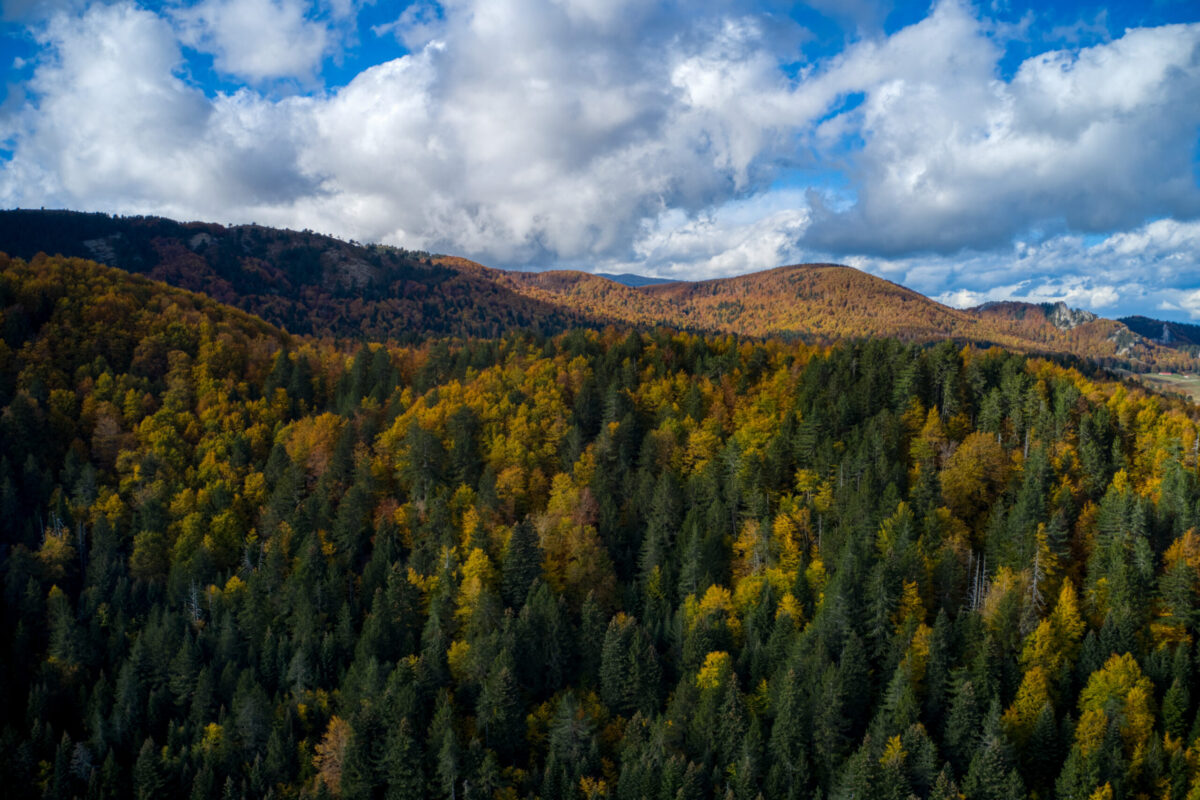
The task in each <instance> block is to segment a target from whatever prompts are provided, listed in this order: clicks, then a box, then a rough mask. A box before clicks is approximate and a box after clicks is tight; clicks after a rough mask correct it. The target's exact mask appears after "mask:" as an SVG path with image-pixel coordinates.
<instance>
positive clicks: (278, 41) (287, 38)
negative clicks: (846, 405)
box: [174, 0, 350, 83]
mask: <svg viewBox="0 0 1200 800" xmlns="http://www.w3.org/2000/svg"><path fill="white" fill-rule="evenodd" d="M341 5H343V6H345V7H346V8H345V9H344V13H349V9H350V4H349V3H345V2H343V3H342V4H341ZM337 12H338V9H334V13H337ZM174 17H175V20H176V23H177V24H178V26H179V33H180V37H181V39H182V40H183V42H184V44H187V45H188V46H190V47H195V48H196V49H198V50H202V51H204V52H206V53H211V54H212V55H213V58H214V63H215V66H216V68H217V69H218V70H219V71H221V72H223V73H226V74H228V75H234V76H237V77H239V78H242V79H245V80H248V81H250V82H252V83H257V82H261V81H265V80H272V79H276V78H295V79H298V80H301V81H311V80H312V79H313V77H314V76H315V75H316V73H317V72H318V71H319V68H320V65H321V59H322V57H323V56H324V55H325V52H326V47H327V46H328V44H329V31H328V30H327V28H326V27H325V25H324V24H322V23H320V22H316V21H314V20H312V19H310V18H309V6H308V4H307V3H306V2H304V0H203V2H200V3H198V4H196V5H194V6H191V7H188V8H181V9H178V10H177V11H176V12H175V14H174Z"/></svg>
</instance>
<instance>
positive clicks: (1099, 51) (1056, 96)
mask: <svg viewBox="0 0 1200 800" xmlns="http://www.w3.org/2000/svg"><path fill="white" fill-rule="evenodd" d="M986 32H987V31H986V27H985V26H984V25H983V24H982V23H981V22H979V21H978V20H976V19H974V18H973V17H972V16H971V15H970V14H968V13H967V10H966V9H965V8H964V7H962V6H959V5H958V4H956V3H952V2H946V3H942V4H941V5H939V6H938V7H937V8H936V9H935V11H934V12H933V13H932V14H931V15H930V16H929V17H928V18H927V19H925V20H924V21H922V22H920V23H919V24H917V25H914V26H912V27H910V28H908V29H905V30H903V31H900V32H898V33H897V34H895V35H894V36H892V37H890V38H888V39H886V40H884V41H880V42H867V43H863V44H860V45H857V46H854V47H852V48H851V49H850V50H848V51H847V52H846V54H845V55H844V56H843V57H842V58H841V59H840V61H839V62H838V63H837V64H835V65H834V66H833V67H831V68H830V69H829V70H828V71H827V72H826V73H825V74H823V75H821V76H820V77H819V78H818V79H817V80H816V83H817V84H820V83H821V82H828V83H835V84H842V85H846V86H852V85H853V82H854V78H855V76H858V77H859V78H860V80H861V82H860V91H863V92H864V93H865V100H864V102H863V103H862V104H861V106H859V107H858V108H856V109H854V110H853V111H850V112H847V113H845V114H842V115H838V116H837V117H835V118H834V119H833V120H830V121H828V122H826V123H824V124H823V125H822V129H821V130H819V131H818V136H819V137H820V136H824V137H825V138H826V140H832V139H833V138H834V137H835V136H838V135H841V134H842V133H843V132H844V131H845V130H847V129H848V130H851V131H853V132H854V133H855V134H856V135H858V136H860V137H861V138H862V140H863V145H862V148H861V150H860V151H859V152H857V153H854V154H853V155H852V156H851V157H850V158H851V161H852V169H853V170H854V174H855V176H856V185H857V201H856V202H855V203H854V204H853V205H852V206H851V207H850V208H849V209H848V210H844V211H838V210H831V209H828V208H825V207H824V206H822V205H821V204H820V203H819V202H818V203H816V207H815V209H814V220H813V225H812V227H811V229H810V231H809V234H808V241H809V243H810V244H812V245H814V246H820V247H825V248H827V249H829V250H832V251H835V252H869V253H876V254H881V255H903V254H906V253H911V252H914V251H934V252H944V253H951V252H955V251H957V250H959V249H961V248H963V247H976V248H979V247H990V246H997V245H1003V244H1006V243H1007V242H1008V241H1009V240H1010V239H1011V237H1012V236H1013V235H1014V234H1021V233H1027V232H1029V231H1031V230H1034V231H1038V230H1040V231H1044V232H1051V233H1052V232H1055V231H1061V230H1072V231H1082V232H1106V231H1109V230H1112V229H1114V228H1117V227H1126V226H1130V225H1137V224H1140V223H1141V222H1143V221H1145V220H1146V219H1147V218H1149V217H1153V216H1156V215H1171V216H1177V217H1194V216H1195V215H1197V214H1200V187H1197V185H1196V179H1195V176H1194V171H1193V168H1192V159H1193V157H1194V148H1195V143H1196V130H1197V126H1200V105H1198V104H1197V103H1196V102H1195V98H1196V97H1197V96H1200V25H1174V26H1164V27H1160V28H1154V29H1140V30H1131V31H1128V32H1126V33H1125V35H1124V36H1123V37H1121V38H1120V39H1117V40H1115V41H1113V42H1110V43H1106V44H1102V45H1097V46H1095V47H1091V48H1086V49H1083V50H1080V51H1078V52H1067V51H1056V52H1050V53H1045V54H1042V55H1039V56H1036V57H1034V58H1031V59H1029V60H1027V61H1025V62H1024V63H1023V64H1022V65H1021V66H1020V68H1019V70H1018V71H1017V74H1016V75H1015V77H1014V78H1013V79H1012V80H1011V81H1009V82H1004V81H1002V80H999V79H998V78H996V77H995V73H996V64H997V61H998V58H999V55H1000V50H999V47H998V45H997V44H995V43H994V42H992V41H991V40H990V39H989V38H988V37H987V36H986Z"/></svg>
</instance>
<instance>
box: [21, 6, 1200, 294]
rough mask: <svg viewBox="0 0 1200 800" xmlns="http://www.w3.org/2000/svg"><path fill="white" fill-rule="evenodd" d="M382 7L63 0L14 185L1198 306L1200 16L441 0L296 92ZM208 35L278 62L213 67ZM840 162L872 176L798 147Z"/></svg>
mask: <svg viewBox="0 0 1200 800" xmlns="http://www.w3.org/2000/svg"><path fill="white" fill-rule="evenodd" d="M360 5H361V3H360V1H359V0H323V1H322V2H319V3H315V4H313V3H306V2H301V0H246V1H245V2H233V0H201V2H199V3H196V4H193V5H191V6H188V7H174V8H175V10H174V11H172V12H170V13H155V12H151V11H148V10H145V9H143V8H141V7H139V6H137V5H134V4H133V3H131V2H118V3H115V4H112V5H102V4H96V5H93V6H91V7H90V8H88V9H87V10H86V11H84V12H82V13H70V12H61V13H58V14H57V15H55V16H54V17H53V18H52V19H51V21H49V22H47V23H42V24H40V25H38V26H37V27H35V28H34V30H35V32H36V37H37V42H38V45H39V48H40V50H39V53H38V55H37V56H36V59H35V61H34V62H33V63H34V70H33V77H32V79H31V80H30V81H29V84H28V86H27V87H26V88H27V90H28V92H27V98H28V99H27V100H26V101H25V102H24V105H22V106H21V107H20V108H18V109H17V110H16V111H15V112H11V111H10V112H9V113H7V114H6V115H5V116H4V117H3V119H2V120H0V126H2V131H0V135H2V136H3V138H4V140H5V146H6V147H7V148H8V149H9V150H11V151H12V158H11V159H10V160H8V161H7V162H0V201H2V202H3V203H5V204H6V205H26V206H38V205H59V206H66V207H73V208H88V209H103V210H108V211H116V212H122V213H161V214H166V215H171V216H177V217H185V218H208V219H215V220H217V221H250V220H254V221H257V222H260V223H267V224H280V225H289V226H292V227H308V228H313V229H315V230H319V231H327V232H332V233H337V234H339V235H343V236H347V237H353V238H356V239H360V240H368V241H385V242H389V243H394V244H400V245H404V246H409V247H417V248H422V249H429V250H435V251H442V252H453V253H458V254H463V255H467V256H470V257H474V258H478V259H480V260H483V261H485V262H487V263H492V264H496V265H498V266H573V267H579V268H593V269H597V270H604V271H610V272H611V271H625V270H630V271H642V272H653V273H657V274H663V275H672V276H688V275H691V276H696V277H713V276H717V275H723V274H733V273H738V272H748V271H752V270H755V269H762V268H768V267H771V266H776V265H778V264H780V263H787V262H797V261H802V260H810V259H811V260H842V261H845V262H848V263H851V264H852V265H856V266H861V267H863V268H865V269H869V270H871V271H873V272H876V273H877V274H881V275H884V276H885V277H888V278H890V279H892V280H897V281H900V282H903V283H908V284H909V285H912V286H913V287H914V288H916V289H918V290H921V291H925V292H927V293H931V294H933V295H936V296H942V297H944V298H945V299H946V300H947V301H948V302H955V303H957V304H963V303H973V302H974V300H976V299H978V298H988V297H992V296H994V295H996V294H997V292H1001V291H1010V292H1016V293H1019V294H1021V296H1027V297H1031V298H1034V297H1037V298H1042V297H1044V298H1046V299H1052V298H1053V299H1064V298H1073V299H1074V300H1075V301H1077V302H1078V303H1079V304H1082V305H1088V306H1089V307H1093V308H1105V309H1118V308H1123V307H1124V306H1125V304H1126V303H1127V302H1130V301H1131V300H1130V298H1134V297H1135V296H1136V297H1138V298H1140V299H1141V300H1144V301H1147V302H1162V303H1174V304H1175V306H1176V307H1178V308H1181V309H1182V308H1186V307H1187V306H1186V304H1185V302H1184V299H1183V298H1182V296H1177V295H1178V292H1180V291H1183V290H1186V289H1189V288H1194V287H1195V286H1196V285H1200V272H1198V271H1197V270H1196V265H1195V258H1194V257H1193V256H1192V255H1191V253H1195V252H1197V248H1196V244H1197V243H1200V242H1198V236H1200V234H1198V233H1197V229H1196V228H1195V224H1196V223H1193V222H1189V221H1188V220H1192V219H1195V218H1196V217H1197V216H1198V215H1200V190H1198V188H1197V185H1196V178H1195V170H1194V167H1193V164H1192V160H1193V157H1194V149H1195V144H1196V142H1195V136H1196V130H1197V127H1198V126H1200V106H1197V104H1196V103H1195V102H1194V99H1195V97H1197V96H1200V55H1198V54H1200V50H1198V47H1200V25H1179V26H1164V27H1159V28H1147V29H1139V30H1131V31H1128V32H1126V33H1125V34H1124V35H1123V36H1122V37H1120V38H1117V39H1115V40H1113V41H1111V42H1106V43H1104V44H1100V45H1097V46H1094V47H1091V48H1086V49H1074V50H1070V51H1066V50H1064V51H1055V52H1049V53H1044V54H1041V55H1038V56H1036V57H1034V58H1031V59H1029V60H1027V61H1026V62H1025V63H1023V64H1022V65H1020V67H1019V69H1018V70H1017V71H1016V73H1015V75H1014V76H1013V77H1012V78H1011V79H1010V80H1005V79H1002V78H1001V77H999V70H998V64H999V62H1000V59H1001V57H1002V55H1003V37H1004V36H1008V35H1012V32H1011V30H1008V29H1005V30H1007V31H1008V32H1004V31H1001V30H1000V28H999V27H998V26H996V25H993V24H991V23H989V22H987V21H985V20H981V19H979V18H978V17H977V16H976V15H975V14H974V13H973V12H972V11H971V10H970V9H968V8H967V7H966V6H964V5H962V4H960V3H958V2H955V1H954V0H945V1H944V2H941V3H939V4H938V5H936V6H935V7H934V9H933V10H932V11H931V13H930V14H929V15H928V16H927V17H926V18H925V19H924V20H922V21H921V22H919V23H917V24H915V25H913V26H910V27H908V28H905V29H903V30H900V31H897V32H895V33H893V34H891V35H890V36H888V35H884V34H883V33H881V32H879V31H878V30H877V29H875V28H872V27H871V26H869V25H867V24H865V23H863V24H862V25H861V26H860V27H859V30H860V38H859V39H858V40H857V41H856V42H854V43H852V44H850V45H849V46H847V47H846V48H845V49H844V50H843V51H842V52H841V53H840V54H838V55H836V56H832V57H829V58H826V59H824V60H822V61H818V62H815V63H807V64H802V65H801V66H800V68H799V70H798V72H796V71H794V70H792V71H789V70H786V69H785V68H784V66H783V65H785V64H795V63H796V62H797V60H798V58H799V56H798V53H799V50H798V46H799V43H800V42H802V41H803V40H804V37H805V32H804V31H803V30H800V29H798V28H796V27H795V26H790V27H789V26H788V25H787V24H785V23H784V22H783V21H782V20H781V18H780V17H778V16H771V15H770V14H768V13H764V11H763V9H762V7H760V6H756V5H754V4H751V3H749V2H743V1H742V0H695V2H691V3H688V4H687V5H686V9H685V8H684V6H683V5H682V4H681V3H680V2H678V0H662V2H645V1H644V0H619V2H617V1H611V2H599V0H443V1H442V2H433V1H432V0H422V1H421V2H418V3H415V4H412V5H410V6H409V7H408V9H407V10H405V11H404V12H403V13H402V14H401V15H400V16H399V17H398V18H397V19H395V20H394V21H393V22H392V23H390V24H388V25H385V26H380V27H377V28H376V30H375V32H374V35H376V36H395V37H396V38H398V39H399V40H400V41H401V42H403V43H404V44H405V46H406V48H407V49H408V50H409V51H410V52H409V53H408V54H407V55H405V56H403V57H401V58H398V59H394V60H391V61H387V62H384V63H380V64H376V65H374V66H371V67H369V68H366V69H364V70H362V71H361V72H360V73H359V74H358V75H357V76H356V77H355V78H354V79H353V80H351V81H350V82H349V83H348V84H347V85H345V86H343V87H341V88H339V89H336V90H329V89H318V88H312V89H311V90H310V91H308V92H307V94H292V95H290V96H285V97H278V96H275V95H273V94H272V93H271V91H272V90H271V88H270V85H269V84H271V82H273V81H277V80H279V79H287V78H290V79H297V80H300V81H303V80H307V79H311V78H312V77H313V76H314V75H316V74H318V72H319V68H320V65H321V63H322V59H323V58H325V57H328V56H329V55H330V53H331V51H334V50H336V48H337V47H338V46H340V44H342V43H344V41H345V36H344V35H343V33H339V32H338V31H340V30H342V29H343V28H345V27H347V26H349V25H350V22H351V21H352V20H353V19H354V18H355V14H356V13H357V10H358V8H359V7H360ZM868 7H873V8H880V7H881V6H880V5H879V4H874V3H865V4H863V8H864V9H867V8H868ZM685 11H686V13H684V12H685ZM863 13H864V14H865V13H867V12H866V11H864V12H863ZM864 18H865V17H864ZM339 26H341V27H339ZM184 46H189V47H199V48H201V49H205V50H207V51H208V52H211V53H212V54H213V56H214V63H215V67H216V69H217V70H218V71H219V72H221V73H222V74H226V75H232V76H236V77H238V78H239V79H241V80H242V81H244V82H246V83H247V84H248V85H247V87H246V88H242V89H240V90H238V91H236V92H234V93H220V92H217V93H215V96H206V95H205V93H204V92H202V91H201V90H200V89H199V88H198V87H197V86H195V85H194V84H193V83H192V82H190V79H189V78H188V77H187V76H186V74H185V72H184V71H183V61H182V50H181V48H182V47H184ZM264 84H267V85H264ZM830 172H835V173H839V174H841V175H842V176H844V180H841V181H838V180H834V181H826V182H824V183H822V184H820V185H815V184H809V185H806V182H805V181H804V180H802V179H797V178H796V177H795V176H796V175H798V174H799V175H806V174H808V175H812V174H828V173H830ZM1155 218H1158V221H1156V222H1147V220H1150V219H1155ZM1096 234H1099V236H1096ZM1097 265H1099V266H1097ZM1093 268H1095V269H1097V270H1100V272H1097V273H1096V274H1095V275H1091V273H1090V272H1089V270H1092V269H1093ZM1033 274H1036V275H1039V276H1041V277H1040V278H1036V279H1031V278H1030V276H1031V275H1033ZM1189 281H1190V283H1189ZM1143 284H1144V285H1145V286H1147V287H1153V288H1146V289H1144V291H1143V294H1142V295H1137V291H1139V290H1137V289H1136V287H1137V286H1141V285H1143ZM1168 290H1169V291H1168ZM1171 292H1174V294H1172V293H1171Z"/></svg>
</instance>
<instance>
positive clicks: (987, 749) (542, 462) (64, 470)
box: [0, 257, 1200, 800]
mask: <svg viewBox="0 0 1200 800" xmlns="http://www.w3.org/2000/svg"><path fill="white" fill-rule="evenodd" d="M0 409H2V410H0V519H2V520H3V521H4V522H3V525H2V531H3V542H2V543H0V545H2V548H3V549H2V553H3V558H2V563H3V593H2V597H0V604H2V605H0V615H2V618H3V630H2V636H3V638H2V643H0V646H2V647H3V658H2V659H0V742H2V743H3V747H4V752H5V754H6V758H4V759H3V760H2V761H0V779H2V780H3V782H4V785H5V787H6V791H7V794H8V796H11V797H14V798H19V797H50V798H71V797H87V798H92V797H95V798H109V797H111V798H118V797H120V798H124V797H137V798H150V797H160V796H167V795H172V796H179V797H189V798H195V799H196V800H203V799H204V798H213V799H214V800H215V798H242V797H245V798H250V797H268V796H269V797H276V798H299V797H338V798H376V797H380V798H382V797H386V798H408V797H412V798H418V797H438V798H449V800H459V799H460V798H472V799H474V798H480V799H481V800H483V799H484V798H489V799H491V800H508V799H509V798H514V799H515V798H523V797H541V798H573V799H577V800H583V799H584V798H588V799H591V798H602V797H605V798H621V800H626V799H628V800H633V799H634V798H662V799H663V800H675V799H676V798H679V799H680V800H688V799H690V798H700V797H707V796H720V797H733V798H739V799H740V798H745V799H746V800H753V798H756V797H758V796H760V795H761V796H762V797H763V798H767V800H770V799H772V798H810V797H822V798H852V797H879V798H891V797H894V798H898V800H905V799H906V798H909V797H910V796H915V797H917V798H931V799H932V798H936V800H947V799H948V798H956V797H965V798H980V799H981V800H983V799H988V800H990V799H991V798H997V799H998V798H1024V797H1038V798H1048V797H1061V798H1080V800H1091V799H1092V798H1122V797H1139V796H1145V797H1155V798H1185V797H1195V796H1200V715H1198V706H1200V696H1198V694H1200V693H1198V692H1197V691H1196V689H1195V687H1196V686H1198V685H1200V683H1198V682H1197V669H1198V667H1200V665H1198V663H1197V655H1198V651H1197V634H1198V632H1200V615H1198V609H1200V602H1198V601H1200V594H1198V593H1200V534H1198V533H1197V530H1196V529H1197V525H1200V483H1198V480H1197V478H1198V469H1200V463H1198V459H1197V454H1198V451H1200V438H1198V431H1200V427H1198V423H1197V417H1196V413H1195V410H1194V407H1192V406H1190V405H1187V404H1185V403H1184V402H1183V401H1181V400H1177V399H1170V398H1165V397H1162V396H1158V395H1154V394H1151V393H1148V392H1147V391H1145V390H1143V389H1140V388H1137V387H1135V386H1133V385H1131V384H1126V383H1119V382H1116V381H1114V380H1110V379H1108V378H1106V377H1104V375H1103V374H1096V373H1094V372H1093V371H1091V370H1088V369H1085V368H1084V365H1082V364H1078V363H1077V364H1072V363H1068V362H1060V361H1051V360H1046V359H1041V358H1033V357H1029V356H1025V355H1020V354H1014V353H1010V352H1006V351H1003V350H1000V349H995V348H992V349H981V348H977V347H970V346H967V347H961V346H959V345H956V344H952V343H949V342H943V343H940V344H932V345H921V344H915V343H901V342H898V341H896V340H892V339H886V338H879V339H869V340H863V341H856V342H846V343H842V344H838V345H835V346H828V347H825V346H811V345H806V344H803V343H799V342H781V341H774V340H757V339H742V338H738V337H735V336H732V335H726V336H703V335H699V334H692V333H680V332H675V331H670V330H665V329H659V330H655V331H652V332H636V331H632V332H631V331H628V330H622V329H619V328H614V327H609V328H605V329H603V330H595V329H591V330H589V329H574V330H570V331H567V332H564V333H561V334H558V335H554V336H546V335H540V334H536V333H529V332H510V333H508V334H506V335H504V336H502V337H499V338H484V339H466V340H464V339H438V340H432V341H429V342H426V343H423V344H420V345H415V346H409V347H400V346H395V345H387V344H383V343H379V342H366V343H364V342H354V343H351V342H347V341H345V340H334V339H328V338H327V339H321V340H317V339H311V338H304V337H299V336H294V335H291V334H288V333H285V332H284V331H282V330H280V329H278V328H275V327H272V326H271V325H269V324H267V323H266V322H263V321H262V320H260V319H258V318H256V317H252V316H250V315H249V314H247V313H244V312H242V311H238V310H235V309H232V308H229V307H227V306H223V305H220V304H218V303H217V302H215V301H213V300H210V299H208V298H205V297H203V296H201V295H197V294H192V293H189V292H186V291H183V290H180V289H172V288H169V287H167V286H165V285H163V284H159V283H155V282H152V281H150V280H147V279H144V278H140V277H135V276H131V275H129V274H127V273H124V272H121V271H119V270H115V269H110V268H106V267H102V266H99V265H97V264H94V263H92V262H87V261H82V260H79V259H70V258H47V257H38V258H37V259H34V260H32V261H31V262H25V261H21V260H18V259H8V258H2V259H0Z"/></svg>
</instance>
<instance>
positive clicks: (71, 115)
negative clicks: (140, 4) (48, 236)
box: [0, 4, 313, 221]
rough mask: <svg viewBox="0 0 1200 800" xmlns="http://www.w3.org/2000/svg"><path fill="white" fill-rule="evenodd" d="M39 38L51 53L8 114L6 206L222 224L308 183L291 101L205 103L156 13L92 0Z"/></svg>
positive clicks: (278, 203)
mask: <svg viewBox="0 0 1200 800" xmlns="http://www.w3.org/2000/svg"><path fill="white" fill-rule="evenodd" d="M39 36H40V38H39V42H40V43H41V44H42V45H44V46H46V47H48V48H50V49H51V50H52V51H53V52H54V54H55V57H54V58H53V59H52V60H48V61H45V62H43V63H42V64H41V66H40V67H39V68H38V70H37V72H36V73H35V76H34V79H33V81H32V82H31V87H30V88H31V89H32V91H33V92H34V93H36V95H37V96H38V97H39V98H40V99H39V101H38V105H37V108H36V113H26V114H24V115H18V117H17V121H16V123H15V127H14V129H13V130H12V131H11V132H9V133H8V135H9V136H10V137H12V138H14V139H15V140H16V142H17V147H18V152H17V155H16V156H15V157H14V158H13V160H12V162H11V163H9V164H8V165H7V166H6V167H4V169H3V171H2V172H0V198H2V200H3V202H4V203H5V205H9V206H13V205H61V206H67V207H84V208H103V209H107V210H112V211H121V212H126V213H142V212H144V211H146V210H156V211H159V212H160V213H168V214H174V215H177V216H182V217H186V218H196V217H201V218H209V219H217V220H222V219H225V218H226V216H227V214H228V213H229V212H230V211H234V212H238V213H241V214H246V213H253V212H254V211H255V210H263V208H264V206H265V207H269V208H276V209H278V208H280V207H286V205H287V204H288V203H289V202H290V199H289V198H291V197H292V196H293V195H295V194H304V193H308V192H311V191H312V190H313V186H312V185H311V183H310V182H309V181H308V180H307V179H305V178H304V176H303V175H302V174H300V173H299V172H298V171H297V169H296V146H295V144H294V142H293V141H292V139H291V138H289V137H297V138H303V137H304V136H305V135H306V131H304V129H303V128H302V127H297V125H298V124H300V123H302V122H303V117H302V116H301V115H297V114H295V113H294V110H295V109H296V108H297V107H298V106H299V105H300V104H301V103H299V102H298V101H285V102H281V103H277V104H271V103H265V102H263V101H261V99H259V98H257V96H256V95H253V94H252V93H250V92H249V91H242V92H239V93H237V94H235V95H230V96H221V97H219V98H217V100H216V101H210V100H208V99H207V98H205V96H204V95H203V93H202V92H200V91H199V90H197V89H195V88H192V87H190V86H188V85H187V84H186V83H184V82H183V81H182V80H181V79H180V78H178V77H177V76H176V75H175V71H176V70H177V69H178V68H179V66H180V64H181V53H180V50H179V45H178V43H177V42H176V39H175V36H174V33H173V32H172V30H171V28H170V26H169V25H168V24H167V22H166V21H165V20H163V19H162V18H160V17H158V16H156V15H155V14H153V13H151V12H148V11H144V10H141V9H139V8H136V7H134V6H132V5H130V4H118V5H113V6H96V7H94V8H92V9H91V10H90V11H88V13H87V14H85V15H84V16H82V17H77V18H72V17H67V16H59V17H56V18H55V19H54V20H53V21H52V22H51V23H50V24H49V25H48V26H47V27H46V28H45V29H44V30H43V31H42V32H41V33H40V34H39ZM251 218H253V217H251ZM275 218H276V219H277V220H279V221H283V215H282V214H279V213H278V212H277V213H276V214H275ZM260 219H262V221H267V218H266V217H265V216H264V217H260Z"/></svg>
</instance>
